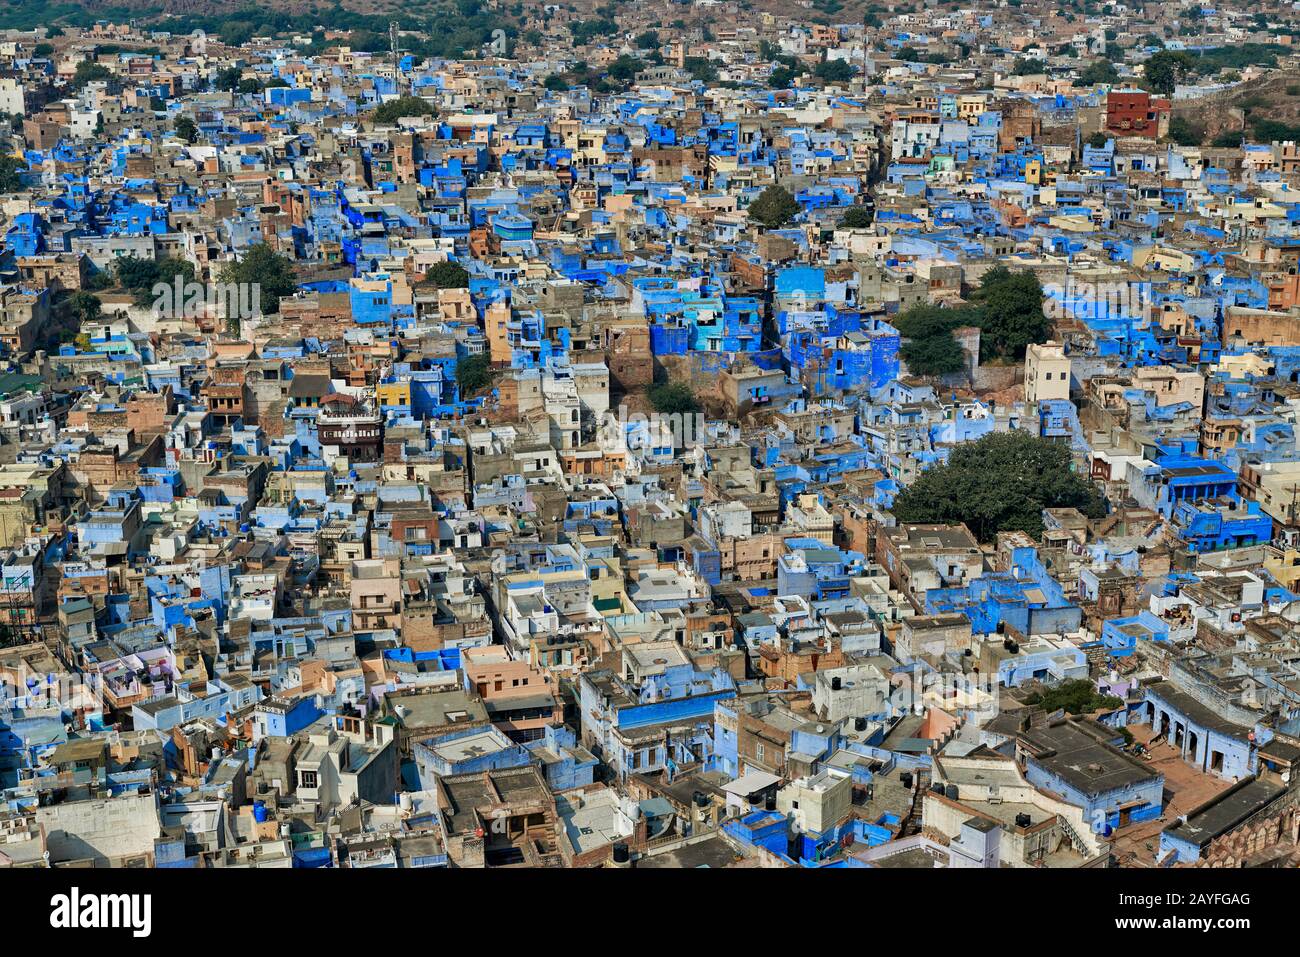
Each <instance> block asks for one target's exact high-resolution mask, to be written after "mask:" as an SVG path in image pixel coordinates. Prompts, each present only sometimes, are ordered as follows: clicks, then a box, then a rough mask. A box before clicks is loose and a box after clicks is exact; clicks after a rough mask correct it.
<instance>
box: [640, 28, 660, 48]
mask: <svg viewBox="0 0 1300 957" xmlns="http://www.w3.org/2000/svg"><path fill="white" fill-rule="evenodd" d="M635 43H636V48H637V49H638V50H653V49H655V48H657V47H658V46H659V33H658V31H657V30H647V31H646V32H645V33H642V34H640V35H639V36H638V37H637V38H636V41H635Z"/></svg>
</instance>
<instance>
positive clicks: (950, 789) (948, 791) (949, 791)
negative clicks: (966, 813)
mask: <svg viewBox="0 0 1300 957" xmlns="http://www.w3.org/2000/svg"><path fill="white" fill-rule="evenodd" d="M943 796H944V797H947V798H951V799H952V800H954V801H955V800H957V785H955V784H949V785H948V786H947V787H946V788H944V789H943Z"/></svg>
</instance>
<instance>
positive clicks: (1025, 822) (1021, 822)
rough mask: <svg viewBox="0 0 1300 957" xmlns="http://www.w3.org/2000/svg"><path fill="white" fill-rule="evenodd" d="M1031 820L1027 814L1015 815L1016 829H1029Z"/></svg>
mask: <svg viewBox="0 0 1300 957" xmlns="http://www.w3.org/2000/svg"><path fill="white" fill-rule="evenodd" d="M1032 821H1033V819H1032V818H1031V817H1030V816H1029V815H1028V814H1017V815H1016V827H1029V825H1030V824H1031V823H1032Z"/></svg>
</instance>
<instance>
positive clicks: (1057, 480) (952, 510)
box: [893, 431, 1104, 542]
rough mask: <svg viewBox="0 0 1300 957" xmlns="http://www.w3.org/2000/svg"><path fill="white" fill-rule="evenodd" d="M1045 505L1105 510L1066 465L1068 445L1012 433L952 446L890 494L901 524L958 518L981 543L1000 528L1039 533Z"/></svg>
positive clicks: (947, 522) (1089, 485) (1095, 512)
mask: <svg viewBox="0 0 1300 957" xmlns="http://www.w3.org/2000/svg"><path fill="white" fill-rule="evenodd" d="M1045 508H1077V509H1078V510H1079V511H1081V512H1083V514H1085V515H1087V516H1089V517H1092V518H1100V517H1101V516H1102V514H1103V513H1104V509H1103V507H1102V501H1101V497H1100V495H1098V493H1097V490H1096V488H1095V487H1094V486H1093V485H1092V483H1091V482H1089V481H1088V480H1087V479H1085V478H1084V477H1082V476H1081V475H1079V474H1078V473H1076V472H1074V471H1073V469H1072V468H1071V462H1070V450H1069V447H1068V446H1064V445H1058V444H1056V443H1053V442H1049V441H1047V440H1046V439H1040V438H1038V437H1037V436H1035V435H1032V434H1030V433H1029V432H1019V431H1016V432H994V433H991V434H989V435H986V436H984V437H983V438H982V439H980V440H979V441H977V442H971V443H967V444H964V445H959V446H957V447H956V448H954V449H953V450H952V454H951V456H949V459H948V462H947V463H946V464H944V465H939V466H936V467H934V468H931V469H929V470H927V471H925V472H923V473H921V476H920V477H919V478H918V479H917V480H916V481H915V482H913V483H912V484H911V485H910V486H908V487H907V488H906V489H904V490H903V491H902V492H901V493H900V494H899V495H898V497H897V498H896V499H894V507H893V513H894V515H895V517H896V518H897V519H898V520H899V521H900V522H912V523H918V524H944V525H956V524H958V523H961V522H965V523H966V526H967V527H968V528H970V530H971V532H972V533H973V534H974V535H975V537H976V538H978V539H979V540H980V541H982V542H988V541H992V540H993V539H994V538H995V537H996V536H997V533H998V532H1005V531H1022V532H1026V533H1028V534H1030V535H1034V536H1037V535H1039V534H1040V533H1041V532H1042V530H1043V519H1042V511H1043V509H1045Z"/></svg>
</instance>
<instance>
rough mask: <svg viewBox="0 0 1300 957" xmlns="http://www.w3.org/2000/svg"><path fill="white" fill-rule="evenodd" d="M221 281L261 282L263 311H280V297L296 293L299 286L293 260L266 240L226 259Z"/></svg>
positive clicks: (258, 284)
mask: <svg viewBox="0 0 1300 957" xmlns="http://www.w3.org/2000/svg"><path fill="white" fill-rule="evenodd" d="M221 281H222V282H228V283H250V284H255V285H256V286H258V291H259V296H260V306H261V311H262V314H263V315H271V314H273V313H275V312H277V311H278V310H279V308H280V300H281V299H283V298H284V297H285V296H290V295H293V293H294V291H295V290H297V288H298V284H297V282H296V281H295V280H294V278H293V265H292V263H291V262H290V261H289V260H288V259H287V258H286V257H284V256H281V255H280V254H279V253H277V252H276V251H275V250H273V249H272V248H271V247H270V246H268V245H267V244H266V243H257V244H256V245H254V246H250V247H248V252H246V253H244V255H243V257H242V258H240V259H236V260H234V261H232V262H228V263H226V265H225V266H224V267H223V268H222V270H221Z"/></svg>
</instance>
